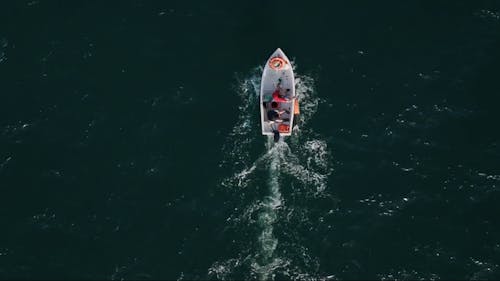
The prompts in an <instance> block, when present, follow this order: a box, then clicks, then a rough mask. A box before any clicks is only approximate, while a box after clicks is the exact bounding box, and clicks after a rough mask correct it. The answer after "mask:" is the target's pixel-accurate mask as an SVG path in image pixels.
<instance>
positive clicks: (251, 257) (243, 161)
mask: <svg viewBox="0 0 500 281" xmlns="http://www.w3.org/2000/svg"><path fill="white" fill-rule="evenodd" d="M261 73H262V68H260V67H257V68H254V69H253V70H252V71H251V72H250V74H249V75H248V76H246V78H244V79H240V80H239V81H238V86H237V88H236V91H237V92H238V93H239V95H240V98H241V103H240V108H239V112H240V115H239V117H238V121H237V125H235V127H234V128H233V129H232V130H231V133H230V134H229V136H228V139H227V141H226V144H225V145H224V147H223V152H224V155H225V159H224V160H223V161H222V163H221V165H220V166H221V167H224V168H228V169H230V170H232V171H235V172H234V173H233V175H231V176H229V177H227V178H224V179H223V180H222V181H221V186H222V187H223V188H225V189H226V190H227V192H234V193H235V194H236V196H238V197H239V198H240V200H241V202H242V204H244V205H243V206H240V207H237V208H235V211H234V213H233V214H232V215H231V216H230V218H228V220H227V221H228V224H229V225H228V227H230V228H231V227H232V228H235V229H238V230H239V231H241V232H242V233H247V231H249V230H250V229H255V232H256V236H255V240H256V241H255V242H256V243H251V242H249V243H248V247H246V248H244V249H240V255H239V256H238V257H234V258H231V259H228V260H225V261H218V262H215V263H214V264H213V265H212V266H211V267H210V268H209V270H208V275H209V276H213V277H216V278H217V279H234V278H235V277H236V278H237V279H241V278H246V279H249V278H250V279H261V280H268V279H275V278H276V277H277V276H279V277H280V278H288V279H297V280H304V279H311V278H312V276H315V274H317V272H312V273H308V272H304V271H307V270H308V268H301V267H300V266H299V265H302V264H310V265H311V266H309V268H310V269H309V270H312V271H317V269H318V268H319V263H318V262H317V260H316V259H315V258H313V257H310V256H309V254H308V250H307V248H306V247H303V246H301V245H299V244H297V243H300V242H297V241H282V243H280V241H279V239H278V238H277V237H278V236H277V233H275V231H276V230H277V229H276V226H277V225H280V224H283V223H288V220H289V219H290V218H287V217H286V216H287V214H286V213H285V214H284V213H283V212H284V211H285V210H286V212H288V213H290V212H293V211H294V206H293V205H286V199H285V197H286V195H285V194H284V193H283V191H282V188H285V190H286V191H287V193H288V192H291V193H292V194H293V193H294V192H295V191H294V186H297V184H298V185H299V186H302V187H301V188H303V189H306V192H307V193H310V194H312V196H313V197H314V196H316V195H318V194H323V193H325V192H326V190H327V178H328V175H329V174H330V173H331V168H330V159H329V157H330V153H329V151H328V148H327V144H326V142H325V141H324V140H321V139H317V138H313V139H311V137H313V136H314V135H315V134H313V133H311V130H309V129H307V128H306V127H305V126H304V125H305V124H307V122H309V121H310V119H311V117H312V116H313V115H314V113H315V112H316V110H317V108H318V106H319V104H320V103H321V100H320V99H319V98H318V97H316V92H315V90H314V79H313V78H312V77H310V76H305V75H297V76H296V95H297V96H298V98H299V101H300V108H301V117H300V119H301V121H300V127H298V126H297V127H296V128H295V129H294V132H293V134H292V136H291V137H289V138H285V139H284V141H283V140H281V141H279V142H277V143H274V141H273V138H272V136H271V137H267V143H266V152H265V153H264V154H262V155H261V156H260V157H257V159H256V160H255V161H251V156H250V151H251V150H252V148H255V149H259V148H260V147H261V145H262V140H264V139H265V137H264V136H260V124H259V123H258V122H256V121H255V122H253V120H258V115H259V114H260V113H259V112H258V110H253V107H254V106H255V105H256V104H258V102H259V91H260V79H261ZM256 108H257V107H256ZM255 136H259V137H262V138H259V137H257V138H256V137H255ZM260 149H262V148H260ZM254 159H255V158H254ZM261 171H265V172H266V173H264V174H260V172H261ZM263 176H264V177H266V180H265V181H262V180H261V178H262V177H263ZM285 178H287V179H291V180H293V181H295V182H296V183H297V184H295V185H292V186H291V187H290V186H289V184H287V185H286V186H282V185H283V184H284V183H285V182H287V181H286V180H284V179H285ZM260 186H262V187H264V186H265V187H266V188H265V189H264V190H265V191H266V194H267V195H265V197H264V198H262V197H259V194H256V192H255V190H259V189H260ZM248 187H252V188H251V189H247V188H248ZM252 196H253V197H252ZM249 201H250V202H251V203H248V202H249ZM245 202H246V203H245ZM305 212H307V211H305ZM303 220H307V213H305V215H304V216H303V217H302V218H301V219H300V221H296V222H291V224H295V226H297V227H298V226H299V225H301V224H302V223H303ZM294 231H296V230H294V229H289V230H287V232H290V233H293V232H294ZM291 236H293V235H291ZM280 237H282V235H281V236H280ZM286 237H289V236H286ZM282 239H283V238H282ZM297 251H298V252H297ZM289 252H294V253H295V252H296V254H295V255H292V256H288V255H289V254H287V253H289ZM297 253H298V254H297ZM297 259H302V260H300V261H298V260H297ZM235 272H237V273H235ZM242 272H243V275H244V276H241V274H242ZM233 274H237V276H233ZM277 274H279V275H277ZM327 279H328V278H327Z"/></svg>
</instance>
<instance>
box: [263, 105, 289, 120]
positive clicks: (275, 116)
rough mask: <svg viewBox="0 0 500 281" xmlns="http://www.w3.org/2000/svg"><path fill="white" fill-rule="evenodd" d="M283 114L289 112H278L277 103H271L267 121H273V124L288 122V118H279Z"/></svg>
mask: <svg viewBox="0 0 500 281" xmlns="http://www.w3.org/2000/svg"><path fill="white" fill-rule="evenodd" d="M283 113H288V114H290V112H289V111H288V110H279V109H278V103H277V102H275V101H273V102H271V110H269V111H267V119H268V120H269V121H275V122H283V121H289V120H290V119H288V118H284V119H283V118H281V115H282V114H283Z"/></svg>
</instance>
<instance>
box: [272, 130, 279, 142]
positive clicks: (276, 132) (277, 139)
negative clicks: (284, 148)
mask: <svg viewBox="0 0 500 281" xmlns="http://www.w3.org/2000/svg"><path fill="white" fill-rule="evenodd" d="M273 133H274V142H279V141H280V132H279V131H278V130H274V131H273Z"/></svg>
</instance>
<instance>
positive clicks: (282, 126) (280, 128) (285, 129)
mask: <svg viewBox="0 0 500 281" xmlns="http://www.w3.org/2000/svg"><path fill="white" fill-rule="evenodd" d="M278 131H279V132H280V133H288V131H290V126H289V125H285V124H279V126H278Z"/></svg>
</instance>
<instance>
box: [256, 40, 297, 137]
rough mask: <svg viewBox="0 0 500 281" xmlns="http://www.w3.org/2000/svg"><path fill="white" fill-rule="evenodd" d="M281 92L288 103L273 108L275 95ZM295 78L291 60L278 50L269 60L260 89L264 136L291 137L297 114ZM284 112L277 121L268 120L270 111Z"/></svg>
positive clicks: (282, 102) (283, 102) (284, 102)
mask: <svg viewBox="0 0 500 281" xmlns="http://www.w3.org/2000/svg"><path fill="white" fill-rule="evenodd" d="M276 90H279V93H280V95H281V96H283V97H285V98H286V99H289V100H288V101H281V102H277V104H278V106H277V108H272V106H271V103H272V102H273V93H274V92H275V91H276ZM294 98H295V78H294V74H293V68H292V65H291V63H290V60H289V59H288V58H287V56H286V55H285V53H283V51H282V50H281V49H279V48H278V49H277V50H276V51H275V52H274V53H273V54H272V55H271V57H270V58H269V59H268V60H267V62H266V66H265V67H264V71H263V73H262V81H261V87H260V120H261V127H262V134H263V135H274V134H275V132H276V131H279V132H280V135H281V136H290V135H291V133H292V128H293V121H294V120H293V117H294V112H295V108H294V106H295V102H294ZM274 109H276V110H278V111H279V112H282V114H281V115H280V116H279V118H277V119H275V120H269V119H268V111H270V110H274Z"/></svg>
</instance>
